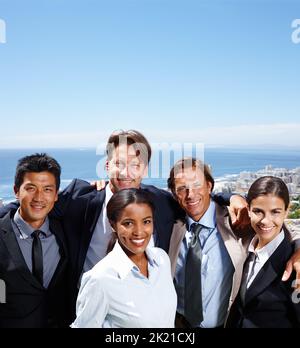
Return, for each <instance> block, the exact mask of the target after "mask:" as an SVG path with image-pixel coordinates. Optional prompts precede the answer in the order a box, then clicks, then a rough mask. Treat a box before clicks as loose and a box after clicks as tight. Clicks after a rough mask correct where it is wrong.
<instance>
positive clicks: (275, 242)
mask: <svg viewBox="0 0 300 348" xmlns="http://www.w3.org/2000/svg"><path fill="white" fill-rule="evenodd" d="M283 239H284V231H283V230H281V232H280V233H278V235H277V236H276V237H275V238H274V239H272V240H271V241H270V242H269V243H268V244H266V245H265V246H264V247H262V248H261V249H255V248H256V245H257V242H258V236H257V235H256V236H254V237H253V239H252V240H251V243H250V245H249V247H248V251H249V252H252V253H254V254H255V255H256V256H257V258H258V259H259V261H261V262H265V261H267V260H268V259H269V258H270V256H271V255H272V254H273V252H274V251H275V250H276V249H277V247H278V246H279V244H280V243H281V242H282V241H283Z"/></svg>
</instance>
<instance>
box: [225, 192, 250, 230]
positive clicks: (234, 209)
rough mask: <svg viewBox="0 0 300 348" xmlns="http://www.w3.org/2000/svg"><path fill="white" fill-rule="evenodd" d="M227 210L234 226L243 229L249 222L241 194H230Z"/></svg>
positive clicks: (246, 208) (245, 204)
mask: <svg viewBox="0 0 300 348" xmlns="http://www.w3.org/2000/svg"><path fill="white" fill-rule="evenodd" d="M228 210H229V215H230V218H231V223H232V226H233V227H234V228H237V229H243V228H245V227H246V226H248V225H249V224H250V218H249V214H248V205H247V202H246V200H245V198H243V197H242V196H240V195H232V196H231V197H230V206H229V207H228Z"/></svg>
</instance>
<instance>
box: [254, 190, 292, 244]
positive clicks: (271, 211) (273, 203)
mask: <svg viewBox="0 0 300 348" xmlns="http://www.w3.org/2000/svg"><path fill="white" fill-rule="evenodd" d="M287 214H288V210H286V208H285V203H284V201H283V199H281V198H279V197H277V196H275V195H273V194H268V195H261V196H258V197H257V198H255V199H253V200H252V201H251V204H250V207H249V216H250V220H251V226H252V228H253V229H254V231H255V233H256V234H257V235H258V238H259V246H260V247H262V246H264V245H266V244H267V243H269V242H270V241H271V240H272V239H274V238H275V237H276V236H277V235H278V234H279V233H280V231H281V229H282V225H283V222H284V219H285V218H286V217H287Z"/></svg>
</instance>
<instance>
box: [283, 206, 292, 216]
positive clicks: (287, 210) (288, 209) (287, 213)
mask: <svg viewBox="0 0 300 348" xmlns="http://www.w3.org/2000/svg"><path fill="white" fill-rule="evenodd" d="M290 208H291V203H290V204H289V206H288V207H287V209H286V212H285V217H284V218H285V219H287V218H288V215H289V212H290Z"/></svg>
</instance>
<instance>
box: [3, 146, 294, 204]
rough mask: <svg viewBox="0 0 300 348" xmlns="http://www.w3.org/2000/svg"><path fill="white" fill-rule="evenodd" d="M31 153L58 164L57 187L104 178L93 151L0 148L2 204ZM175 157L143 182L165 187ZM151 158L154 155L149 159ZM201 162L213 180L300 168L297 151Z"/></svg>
mask: <svg viewBox="0 0 300 348" xmlns="http://www.w3.org/2000/svg"><path fill="white" fill-rule="evenodd" d="M35 152H47V153H48V154H49V155H51V156H53V157H54V158H55V159H56V160H57V161H58V162H59V163H60V165H61V167H62V181H61V188H64V187H66V186H67V185H68V184H69V183H70V181H71V180H72V179H73V178H81V179H84V180H87V181H91V180H95V179H97V178H104V177H105V175H106V174H105V170H104V165H105V156H104V154H103V152H102V153H101V154H97V153H96V150H95V149H46V150H45V149H43V150H40V151H39V149H32V150H31V149H26V150H16V149H14V150H6V149H5V150H4V149H2V150H1V149H0V198H2V200H3V201H4V202H8V201H11V200H13V199H14V194H13V189H12V188H13V182H14V174H15V168H16V164H17V161H18V159H20V158H21V157H23V156H26V155H29V154H32V153H35ZM178 156H179V153H177V154H174V156H171V160H170V161H167V162H168V163H166V161H162V159H161V158H160V160H159V161H155V162H154V163H152V167H151V168H150V175H149V177H147V178H145V179H144V180H143V182H144V183H145V184H152V185H155V186H157V187H161V188H165V187H166V186H167V184H166V182H167V176H168V173H169V170H170V167H171V165H172V159H173V158H179V157H178ZM155 157H157V156H153V158H155ZM204 161H205V162H206V163H207V164H210V165H211V168H212V172H213V175H214V177H215V178H220V177H223V176H225V175H228V174H238V173H240V172H242V171H257V170H259V169H262V168H264V167H265V166H266V165H272V166H273V167H274V168H276V167H280V168H288V169H292V168H296V167H300V151H299V150H297V149H279V150H278V149H245V148H243V149H237V148H235V149H233V148H208V149H205V151H204ZM156 162H157V163H156ZM162 163H164V165H162ZM151 173H152V175H151Z"/></svg>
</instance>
